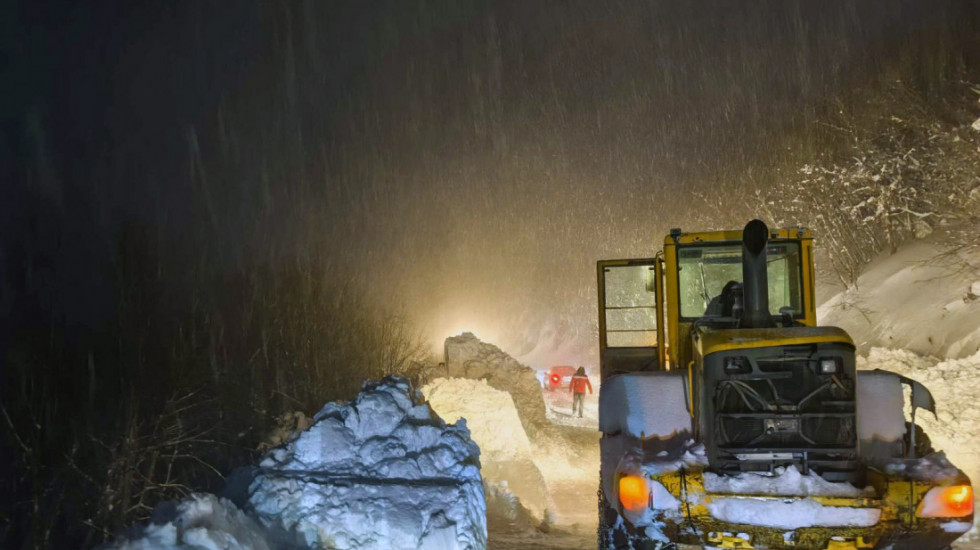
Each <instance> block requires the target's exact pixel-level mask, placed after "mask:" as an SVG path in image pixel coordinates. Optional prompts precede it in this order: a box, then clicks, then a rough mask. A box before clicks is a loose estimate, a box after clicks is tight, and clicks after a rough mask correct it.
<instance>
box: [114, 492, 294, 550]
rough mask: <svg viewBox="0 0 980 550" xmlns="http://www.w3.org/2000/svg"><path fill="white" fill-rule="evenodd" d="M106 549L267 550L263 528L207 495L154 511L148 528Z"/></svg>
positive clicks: (268, 545)
mask: <svg viewBox="0 0 980 550" xmlns="http://www.w3.org/2000/svg"><path fill="white" fill-rule="evenodd" d="M103 548H105V549H107V550H170V549H177V548H185V549H191V548H193V549H195V550H226V549H231V548H235V549H242V550H269V549H270V548H274V546H272V545H270V544H269V542H268V541H267V540H266V535H265V534H264V529H263V528H262V527H261V526H260V525H259V524H258V523H257V522H256V521H255V520H253V519H252V518H250V517H248V516H247V515H245V513H244V512H242V511H241V510H239V509H238V508H237V507H235V505H234V504H232V503H231V502H229V501H227V500H225V499H219V498H218V497H216V496H214V495H209V494H193V495H191V496H190V497H189V498H187V499H186V500H184V501H183V502H181V503H179V504H177V505H173V503H171V504H170V505H164V506H161V507H158V508H157V509H156V510H155V511H154V520H153V522H152V523H151V524H150V525H147V526H145V527H142V528H140V529H135V530H133V532H132V533H131V534H130V535H129V536H128V537H122V538H120V539H119V540H117V541H116V542H114V543H112V544H110V545H107V546H104V547H103Z"/></svg>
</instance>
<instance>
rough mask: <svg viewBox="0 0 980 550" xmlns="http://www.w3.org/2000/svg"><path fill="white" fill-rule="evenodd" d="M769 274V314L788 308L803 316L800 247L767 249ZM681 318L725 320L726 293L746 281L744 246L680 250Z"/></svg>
mask: <svg viewBox="0 0 980 550" xmlns="http://www.w3.org/2000/svg"><path fill="white" fill-rule="evenodd" d="M766 254H767V262H768V269H767V272H768V274H769V312H770V313H772V314H773V315H780V314H781V313H780V311H781V310H784V308H788V309H789V310H791V311H792V315H793V316H794V317H798V316H802V315H803V298H802V296H803V294H802V284H801V283H800V281H801V277H802V272H801V270H800V245H799V243H795V242H784V243H770V244H769V246H768V247H767V248H766ZM677 269H678V280H679V285H680V302H681V304H680V309H681V317H684V318H687V319H693V318H698V317H722V316H724V313H723V311H724V308H723V307H721V306H720V305H719V304H720V302H722V291H723V290H724V289H725V286H726V285H728V284H729V283H730V282H734V283H741V282H742V243H731V244H716V245H698V246H687V247H683V248H680V249H679V250H678V251H677Z"/></svg>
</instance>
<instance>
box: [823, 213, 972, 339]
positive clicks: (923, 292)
mask: <svg viewBox="0 0 980 550" xmlns="http://www.w3.org/2000/svg"><path fill="white" fill-rule="evenodd" d="M960 231H967V232H970V231H972V232H975V231H976V228H963V229H962V230H960ZM957 233H958V232H957V231H937V232H935V233H933V234H932V235H930V236H929V237H927V238H925V239H921V240H916V241H914V242H912V243H909V244H907V245H905V246H902V247H901V248H899V249H898V251H897V252H895V253H894V254H888V253H886V254H883V255H882V256H881V257H879V258H878V259H877V260H875V261H874V262H872V263H871V264H870V265H868V266H867V267H866V268H865V269H864V271H863V273H862V274H861V276H860V277H859V278H858V284H857V286H856V287H855V288H851V289H848V290H846V291H844V292H841V293H839V294H837V295H836V296H833V297H832V298H830V299H829V300H827V301H826V302H825V303H824V304H823V305H821V306H820V308H819V309H818V310H817V319H818V320H819V322H820V324H821V325H833V326H839V327H841V328H843V329H844V330H846V331H847V332H848V333H849V334H850V335H851V337H852V338H853V339H854V343H855V344H857V346H858V350H859V352H864V353H866V352H867V351H868V350H869V349H870V348H872V347H884V348H900V349H905V350H909V351H913V352H915V353H918V354H920V355H931V356H934V357H951V358H963V357H970V356H972V355H974V354H975V353H977V352H978V351H980V246H976V245H973V246H962V245H959V246H957V245H951V244H949V243H950V242H951V241H954V242H955V241H960V240H961V238H958V237H960V236H959V235H958V234H957Z"/></svg>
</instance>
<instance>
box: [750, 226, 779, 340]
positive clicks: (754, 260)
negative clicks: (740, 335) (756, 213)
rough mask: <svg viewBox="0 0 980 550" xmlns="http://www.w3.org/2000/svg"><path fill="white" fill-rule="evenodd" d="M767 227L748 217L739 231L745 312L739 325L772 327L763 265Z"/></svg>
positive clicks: (764, 263)
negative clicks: (740, 236)
mask: <svg viewBox="0 0 980 550" xmlns="http://www.w3.org/2000/svg"><path fill="white" fill-rule="evenodd" d="M768 243H769V228H768V227H766V224H765V223H764V222H763V221H762V220H752V221H750V222H749V223H747V224H745V229H743V230H742V288H743V290H742V295H743V297H744V300H745V313H744V315H743V316H742V322H741V326H742V327H745V328H770V327H774V326H776V324H775V323H773V322H772V315H771V314H770V313H769V273H768V271H767V268H766V245H767V244H768Z"/></svg>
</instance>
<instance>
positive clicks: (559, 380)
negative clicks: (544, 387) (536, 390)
mask: <svg viewBox="0 0 980 550" xmlns="http://www.w3.org/2000/svg"><path fill="white" fill-rule="evenodd" d="M551 381H552V382H554V383H555V384H557V383H558V382H561V376H558V375H557V374H552V375H551Z"/></svg>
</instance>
